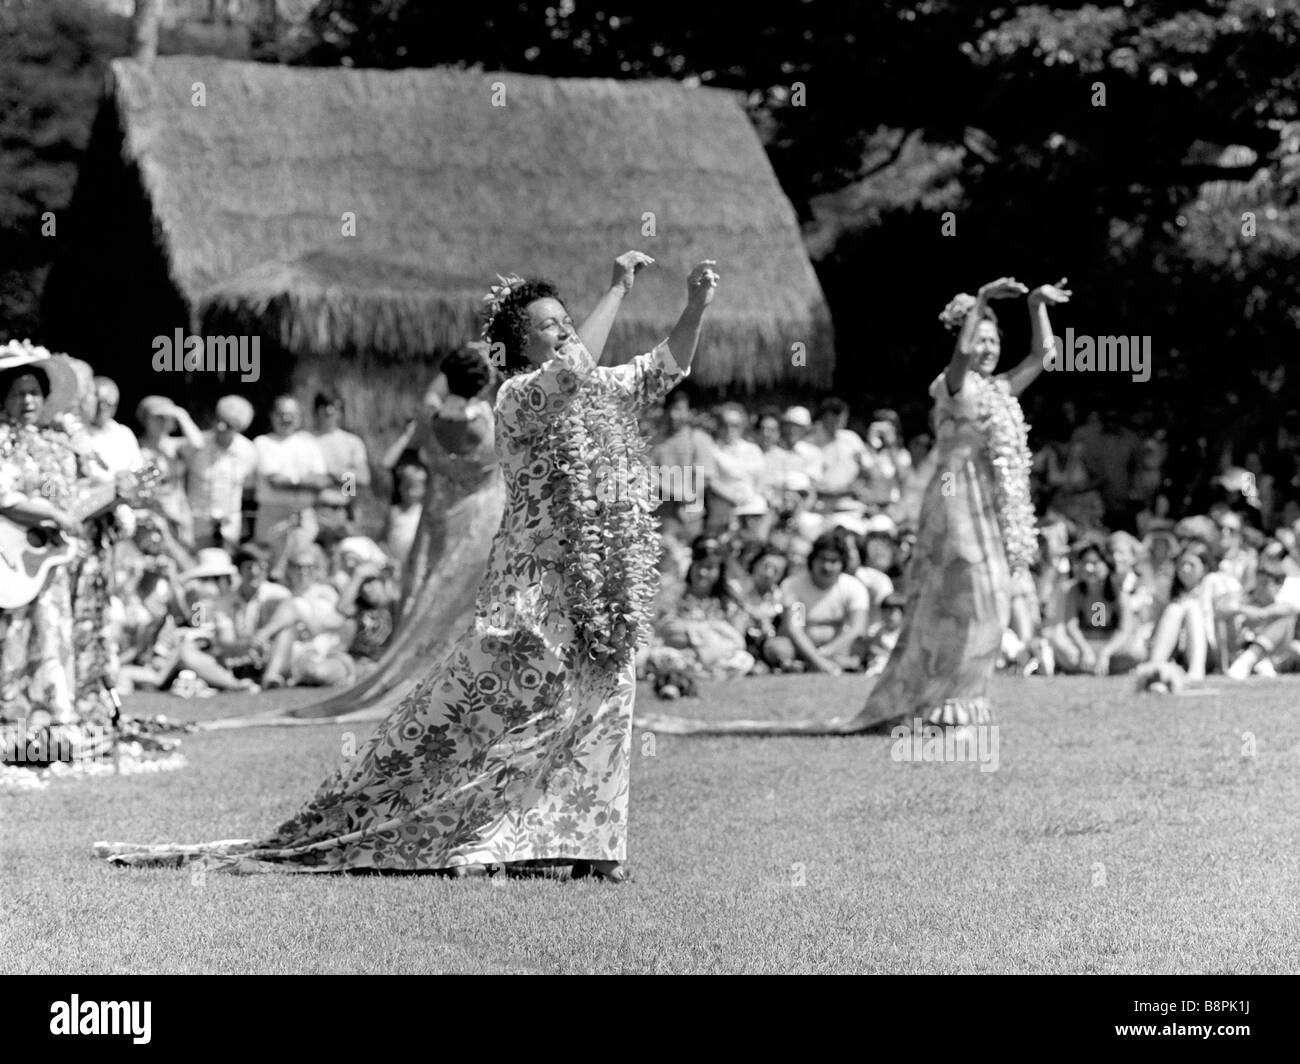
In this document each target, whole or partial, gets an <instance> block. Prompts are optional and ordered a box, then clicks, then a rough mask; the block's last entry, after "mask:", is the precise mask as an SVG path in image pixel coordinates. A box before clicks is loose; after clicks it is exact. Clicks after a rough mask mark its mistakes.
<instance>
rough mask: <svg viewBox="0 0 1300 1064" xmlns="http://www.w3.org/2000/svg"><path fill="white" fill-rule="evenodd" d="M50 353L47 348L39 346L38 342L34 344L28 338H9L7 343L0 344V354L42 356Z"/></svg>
mask: <svg viewBox="0 0 1300 1064" xmlns="http://www.w3.org/2000/svg"><path fill="white" fill-rule="evenodd" d="M52 353H53V352H51V351H50V350H49V348H46V347H41V345H40V344H34V343H32V342H31V341H30V340H10V341H9V342H8V343H7V344H0V355H33V356H35V357H36V358H44V357H46V356H48V355H51V354H52Z"/></svg>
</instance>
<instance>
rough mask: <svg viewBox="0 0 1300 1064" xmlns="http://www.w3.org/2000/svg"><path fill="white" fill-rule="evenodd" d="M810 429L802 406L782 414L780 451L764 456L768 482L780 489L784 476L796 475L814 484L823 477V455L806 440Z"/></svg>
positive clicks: (807, 414) (806, 412)
mask: <svg viewBox="0 0 1300 1064" xmlns="http://www.w3.org/2000/svg"><path fill="white" fill-rule="evenodd" d="M811 428H812V414H810V413H808V408H807V407H805V406H792V407H789V408H787V409H786V412H785V413H784V414H782V415H781V450H779V451H773V452H772V453H771V454H770V455H768V457H767V463H768V473H769V478H768V480H769V483H770V484H772V485H777V486H778V487H777V490H780V487H779V486H781V485H783V480H782V478H783V477H786V476H788V475H789V474H791V473H798V474H800V475H801V476H805V477H807V478H808V482H809V483H810V484H816V483H817V482H818V481H819V480H820V479H821V475H822V452H821V450H820V449H819V448H818V447H817V445H816V444H815V443H812V442H811V441H810V440H808V439H807V438H806V437H807V436H808V432H809V430H810V429H811Z"/></svg>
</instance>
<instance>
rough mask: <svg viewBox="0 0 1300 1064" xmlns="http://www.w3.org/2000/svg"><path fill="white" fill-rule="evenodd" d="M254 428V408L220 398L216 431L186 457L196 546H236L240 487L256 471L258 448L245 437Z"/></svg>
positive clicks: (240, 512) (231, 397)
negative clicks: (251, 427) (250, 426)
mask: <svg viewBox="0 0 1300 1064" xmlns="http://www.w3.org/2000/svg"><path fill="white" fill-rule="evenodd" d="M252 423H253V404H252V403H250V402H249V401H248V400H247V399H245V398H243V397H242V396H238V395H225V396H222V397H221V398H220V399H218V400H217V420H216V423H215V425H214V426H213V427H212V428H211V429H209V430H208V431H207V432H205V433H204V434H203V446H202V447H200V448H199V449H198V450H197V451H195V452H194V454H193V455H191V456H190V476H189V496H190V511H191V513H192V514H193V515H194V531H195V536H196V538H197V541H198V543H199V545H200V546H219V547H220V546H225V547H227V548H230V547H233V546H234V545H235V544H237V543H238V542H239V541H240V538H241V532H242V524H243V511H244V487H245V485H246V484H247V483H248V482H249V481H250V480H251V478H252V477H253V475H254V473H256V471H257V448H256V447H254V446H253V441H252V440H250V439H249V438H248V437H247V436H245V435H243V433H244V432H245V431H246V430H247V429H248V426H249V425H251V424H252Z"/></svg>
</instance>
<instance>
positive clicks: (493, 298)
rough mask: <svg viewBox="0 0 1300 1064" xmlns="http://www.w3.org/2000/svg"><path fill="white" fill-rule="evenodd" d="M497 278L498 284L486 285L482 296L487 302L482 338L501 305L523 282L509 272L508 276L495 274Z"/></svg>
mask: <svg viewBox="0 0 1300 1064" xmlns="http://www.w3.org/2000/svg"><path fill="white" fill-rule="evenodd" d="M497 280H498V281H500V282H501V283H500V284H494V285H489V286H488V294H487V295H485V296H484V297H483V302H484V303H486V304H487V306H486V307H485V308H484V310H485V311H486V312H487V318H486V320H485V321H484V322H483V339H484V340H486V339H487V335H488V329H490V328H491V327H492V321H493V319H494V318H495V317H496V316H497V314H498V313H500V311H501V305H502V304H503V303H504V302H505V301H506V300H507V299H508V298H510V296H511V295H512V294H513V293H514V291H515V289H516V288H518V287H519V286H520V285H522V284H523V283H524V279H523V278H522V277H520V276H519V275H518V274H513V273H512V274H510V275H509V276H508V277H502V276H501V275H500V274H497Z"/></svg>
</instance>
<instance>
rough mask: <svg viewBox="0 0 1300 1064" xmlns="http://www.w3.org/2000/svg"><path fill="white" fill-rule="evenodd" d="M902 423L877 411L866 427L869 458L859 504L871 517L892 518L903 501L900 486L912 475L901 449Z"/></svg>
mask: <svg viewBox="0 0 1300 1064" xmlns="http://www.w3.org/2000/svg"><path fill="white" fill-rule="evenodd" d="M902 425H903V423H902V420H901V419H900V418H899V416H898V414H897V413H896V412H895V411H893V410H877V411H876V412H875V413H874V414H872V415H871V424H870V425H869V426H868V427H867V447H868V448H869V449H870V458H869V461H868V464H867V470H866V484H865V486H864V489H863V496H862V497H863V501H864V502H866V504H867V507H868V509H869V511H870V512H872V513H886V512H889V513H890V514H894V513H896V512H897V509H896V508H897V506H898V504H899V503H900V502H902V499H903V485H904V484H905V483H906V482H907V478H908V477H909V475H910V474H911V472H912V456H911V455H910V454H909V453H908V452H907V449H906V448H905V447H904V446H903V428H902Z"/></svg>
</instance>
